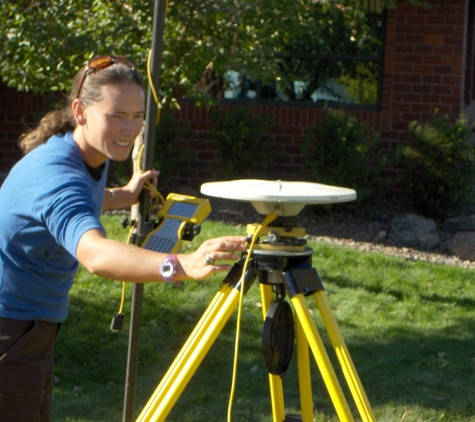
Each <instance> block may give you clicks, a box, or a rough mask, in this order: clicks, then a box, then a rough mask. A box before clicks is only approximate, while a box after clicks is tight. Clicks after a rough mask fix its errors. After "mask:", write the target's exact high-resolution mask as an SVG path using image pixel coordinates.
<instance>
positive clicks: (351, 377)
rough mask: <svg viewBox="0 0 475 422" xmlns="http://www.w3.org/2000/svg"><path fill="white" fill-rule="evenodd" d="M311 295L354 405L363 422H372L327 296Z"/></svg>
mask: <svg viewBox="0 0 475 422" xmlns="http://www.w3.org/2000/svg"><path fill="white" fill-rule="evenodd" d="M313 297H314V299H315V303H316V305H317V307H318V310H319V312H320V315H321V316H322V320H323V323H324V324H325V328H326V329H327V332H328V335H329V337H330V340H331V342H332V344H333V348H334V349H335V353H336V355H337V357H338V360H339V361H340V365H341V367H342V370H343V374H344V375H345V378H346V381H347V383H348V386H349V388H350V391H351V393H352V395H353V398H354V400H355V403H356V406H357V408H358V410H359V412H360V416H361V418H362V420H363V422H374V421H376V418H375V416H374V414H373V410H372V409H371V406H370V404H369V401H368V398H367V397H366V393H365V391H364V389H363V386H362V384H361V381H360V379H359V377H358V374H357V372H356V369H355V367H354V364H353V361H352V360H351V356H350V354H349V352H348V349H347V347H346V344H345V341H344V340H343V336H342V335H341V333H340V330H339V329H338V325H337V322H336V320H335V317H334V316H333V314H332V312H331V310H330V305H329V303H328V300H327V297H326V295H325V293H324V292H323V291H318V292H315V293H313Z"/></svg>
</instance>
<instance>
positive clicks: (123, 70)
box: [19, 62, 143, 154]
mask: <svg viewBox="0 0 475 422" xmlns="http://www.w3.org/2000/svg"><path fill="white" fill-rule="evenodd" d="M84 72H85V67H83V68H82V69H81V70H80V71H79V72H78V73H77V74H76V76H75V77H74V79H73V83H72V88H71V91H70V92H69V95H68V97H67V99H66V104H65V105H64V107H61V108H57V109H56V110H53V111H50V112H49V113H48V114H46V116H44V117H43V118H42V119H41V120H40V122H39V124H38V126H37V127H36V128H35V129H33V130H31V131H29V132H27V133H24V134H23V135H21V137H20V141H19V145H20V148H21V149H22V150H23V152H24V153H25V154H26V153H28V152H30V151H31V150H33V149H34V148H36V147H37V146H39V145H41V144H44V143H45V142H47V141H48V139H49V138H51V137H52V136H53V135H60V134H65V133H67V132H70V131H73V130H74V129H75V128H76V120H75V119H74V115H73V111H72V107H71V104H72V102H73V101H74V100H75V99H76V98H78V89H79V85H80V83H81V81H83V84H82V87H81V92H80V93H79V94H80V96H79V98H80V100H81V102H82V103H83V104H84V105H85V106H88V105H90V104H92V103H94V102H96V101H100V100H101V95H102V90H101V87H102V86H103V85H119V84H129V83H136V84H137V85H139V86H140V87H142V88H143V83H142V79H141V78H140V75H139V73H138V72H137V70H136V69H133V68H130V67H128V66H126V65H124V64H122V63H120V62H117V63H113V64H112V65H111V66H108V67H105V68H103V69H99V70H96V71H89V72H88V73H87V75H86V77H85V78H84Z"/></svg>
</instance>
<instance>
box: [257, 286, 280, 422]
mask: <svg viewBox="0 0 475 422" xmlns="http://www.w3.org/2000/svg"><path fill="white" fill-rule="evenodd" d="M259 286H260V290H261V300H262V316H263V319H264V320H265V319H266V316H267V312H268V311H269V307H270V305H271V303H272V301H273V297H274V295H273V292H272V287H271V286H270V285H269V284H260V285H259ZM269 388H270V399H271V406H272V420H273V421H274V422H281V421H283V420H285V409H284V390H283V386H282V378H281V377H279V376H278V375H273V374H269Z"/></svg>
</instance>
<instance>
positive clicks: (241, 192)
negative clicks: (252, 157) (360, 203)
mask: <svg viewBox="0 0 475 422" xmlns="http://www.w3.org/2000/svg"><path fill="white" fill-rule="evenodd" d="M201 193H203V194H205V195H208V196H214V197H217V198H224V199H233V200H236V201H246V202H250V203H251V204H252V206H253V207H254V208H255V210H256V211H257V212H258V213H259V214H261V215H268V214H270V213H271V212H274V213H275V214H276V215H277V216H279V217H293V216H296V215H298V214H299V213H300V211H301V210H302V209H303V208H304V207H305V205H309V204H334V203H338V202H349V201H354V200H355V199H356V192H355V191H354V190H353V189H349V188H342V187H338V186H330V185H323V184H320V183H311V182H285V181H281V180H275V181H270V180H260V179H243V180H230V181H223V182H209V183H204V184H202V185H201Z"/></svg>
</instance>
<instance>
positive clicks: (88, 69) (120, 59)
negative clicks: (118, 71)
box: [76, 56, 135, 98]
mask: <svg viewBox="0 0 475 422" xmlns="http://www.w3.org/2000/svg"><path fill="white" fill-rule="evenodd" d="M114 63H121V64H123V65H125V66H127V67H129V68H130V69H135V66H134V64H133V63H132V62H131V61H130V60H129V59H127V58H126V57H124V56H97V57H94V58H92V59H91V60H89V61H88V62H87V64H86V66H85V67H84V73H83V75H82V78H81V82H79V88H78V93H77V96H76V98H79V94H80V93H81V88H82V86H83V85H84V81H85V79H86V76H87V75H89V74H90V73H94V72H98V71H99V70H102V69H105V68H106V67H109V66H112V65H113V64H114Z"/></svg>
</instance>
